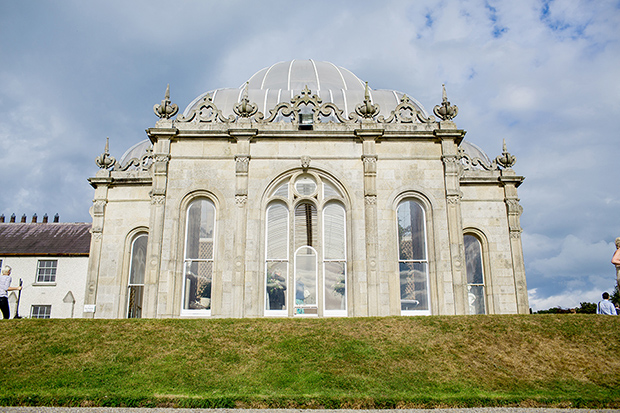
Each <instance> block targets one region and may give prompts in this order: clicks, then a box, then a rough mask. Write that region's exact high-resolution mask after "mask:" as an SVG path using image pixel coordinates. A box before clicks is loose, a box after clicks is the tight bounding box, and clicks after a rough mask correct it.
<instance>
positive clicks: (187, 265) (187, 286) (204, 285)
mask: <svg viewBox="0 0 620 413" xmlns="http://www.w3.org/2000/svg"><path fill="white" fill-rule="evenodd" d="M214 236H215V206H214V205H213V203H212V202H211V201H209V200H208V199H204V198H201V199H197V200H195V201H193V202H192V203H191V204H189V207H188V208H187V218H186V229H185V260H184V266H183V300H182V301H183V307H182V309H181V314H182V315H210V314H211V284H212V282H213V257H214V251H213V250H214V242H213V240H214Z"/></svg>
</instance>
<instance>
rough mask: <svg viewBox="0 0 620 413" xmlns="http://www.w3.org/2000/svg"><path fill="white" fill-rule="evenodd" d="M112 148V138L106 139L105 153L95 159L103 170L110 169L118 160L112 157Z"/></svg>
mask: <svg viewBox="0 0 620 413" xmlns="http://www.w3.org/2000/svg"><path fill="white" fill-rule="evenodd" d="M109 148H110V138H109V137H107V138H105V151H104V152H103V153H102V154H101V155H99V156H97V157H96V158H95V163H96V164H97V166H98V167H99V168H101V169H108V168H110V167H112V166H114V164H115V163H116V159H114V157H113V156H110V152H109Z"/></svg>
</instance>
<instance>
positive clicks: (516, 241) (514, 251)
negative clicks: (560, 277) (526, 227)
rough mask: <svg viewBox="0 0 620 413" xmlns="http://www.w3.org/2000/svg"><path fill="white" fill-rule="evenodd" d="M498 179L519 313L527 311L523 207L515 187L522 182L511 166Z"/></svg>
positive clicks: (526, 312) (521, 178)
mask: <svg viewBox="0 0 620 413" xmlns="http://www.w3.org/2000/svg"><path fill="white" fill-rule="evenodd" d="M500 181H501V182H503V184H504V196H505V198H504V202H506V213H507V214H508V230H509V235H510V253H511V256H512V268H513V269H514V284H515V294H516V302H517V312H518V313H519V314H528V313H529V300H528V298H527V283H526V279H525V263H524V260H523V245H522V243H521V232H522V229H521V222H520V217H521V213H522V212H523V207H522V206H521V205H520V204H519V198H518V196H517V187H518V186H519V185H520V184H521V182H523V177H522V176H517V175H515V173H514V171H513V170H512V169H511V168H506V169H503V170H502V175H501V177H500Z"/></svg>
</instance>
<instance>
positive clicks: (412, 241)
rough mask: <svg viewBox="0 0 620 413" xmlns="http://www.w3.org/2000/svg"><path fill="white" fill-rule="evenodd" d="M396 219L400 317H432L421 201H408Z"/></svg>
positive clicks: (399, 207) (400, 209) (424, 221)
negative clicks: (427, 315)
mask: <svg viewBox="0 0 620 413" xmlns="http://www.w3.org/2000/svg"><path fill="white" fill-rule="evenodd" d="M397 216H398V267H399V275H400V277H399V278H400V309H401V314H403V315H415V314H430V292H429V288H428V284H429V281H428V254H427V251H426V218H425V214H424V209H423V208H422V206H421V205H420V203H419V202H418V201H416V200H414V199H405V200H404V201H402V202H401V203H400V204H399V205H398V209H397Z"/></svg>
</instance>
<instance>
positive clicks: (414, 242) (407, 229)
mask: <svg viewBox="0 0 620 413" xmlns="http://www.w3.org/2000/svg"><path fill="white" fill-rule="evenodd" d="M397 215H398V248H399V256H400V260H425V259H426V230H425V225H424V211H423V210H422V207H421V206H420V204H418V203H417V202H415V201H411V200H409V201H404V202H401V204H400V205H399V206H398V211H397Z"/></svg>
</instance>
